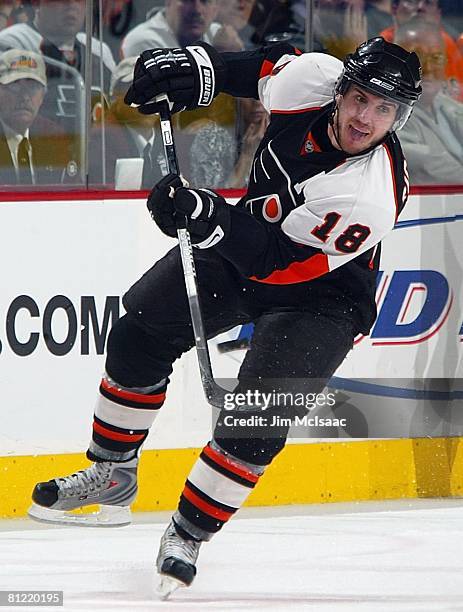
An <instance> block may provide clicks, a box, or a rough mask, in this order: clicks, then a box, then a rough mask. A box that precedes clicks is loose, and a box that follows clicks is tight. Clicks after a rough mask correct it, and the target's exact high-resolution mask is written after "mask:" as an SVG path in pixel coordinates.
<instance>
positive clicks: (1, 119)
mask: <svg viewBox="0 0 463 612" xmlns="http://www.w3.org/2000/svg"><path fill="white" fill-rule="evenodd" d="M46 87H47V77H46V73H45V63H44V61H43V58H42V56H41V55H39V54H38V53H34V52H32V51H23V50H21V49H10V50H9V51H5V52H4V53H2V54H1V55H0V181H1V184H2V185H23V186H27V185H29V186H30V185H38V184H56V183H61V182H63V181H64V180H65V179H66V177H68V178H70V179H73V178H74V177H75V176H76V175H77V172H78V170H77V167H76V164H75V162H72V160H70V158H69V142H68V140H67V138H66V136H65V135H64V134H63V133H62V132H61V131H60V130H59V129H58V128H57V126H56V125H55V124H53V123H52V122H51V121H49V120H47V119H45V118H43V117H40V116H39V115H38V113H39V110H40V107H41V106H42V102H43V99H44V96H45V91H46Z"/></svg>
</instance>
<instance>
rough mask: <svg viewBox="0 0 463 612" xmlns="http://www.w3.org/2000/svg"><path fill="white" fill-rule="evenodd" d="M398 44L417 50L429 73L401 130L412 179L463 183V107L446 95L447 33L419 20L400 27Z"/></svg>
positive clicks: (423, 65) (425, 69) (426, 73)
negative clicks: (445, 34) (418, 97)
mask: <svg viewBox="0 0 463 612" xmlns="http://www.w3.org/2000/svg"><path fill="white" fill-rule="evenodd" d="M395 42H397V43H398V44H400V45H402V46H403V47H405V48H406V49H407V50H409V51H416V53H417V54H418V56H419V58H420V61H421V66H422V71H423V80H422V83H421V85H422V87H423V93H422V95H421V98H420V99H419V101H418V102H417V104H416V105H415V109H414V111H413V114H412V116H411V117H410V119H409V120H408V122H407V124H406V125H405V127H404V128H403V129H402V130H401V131H400V132H399V137H400V141H401V143H402V146H403V148H404V151H405V154H406V157H407V162H408V167H409V170H410V178H411V181H412V182H413V183H416V184H432V183H434V184H436V183H441V184H452V183H453V184H460V183H463V104H461V103H460V102H458V101H456V100H453V99H452V98H450V97H449V96H448V95H446V94H445V93H444V92H443V91H442V87H443V84H444V83H445V62H446V54H445V50H446V49H445V41H444V38H443V35H442V30H441V29H440V28H439V26H438V25H435V24H432V23H426V22H424V21H423V20H420V19H416V18H415V19H414V20H411V21H410V22H407V23H406V24H403V25H402V26H400V27H399V28H398V30H397V34H396V39H395Z"/></svg>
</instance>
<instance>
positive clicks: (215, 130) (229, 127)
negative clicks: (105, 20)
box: [122, 0, 235, 187]
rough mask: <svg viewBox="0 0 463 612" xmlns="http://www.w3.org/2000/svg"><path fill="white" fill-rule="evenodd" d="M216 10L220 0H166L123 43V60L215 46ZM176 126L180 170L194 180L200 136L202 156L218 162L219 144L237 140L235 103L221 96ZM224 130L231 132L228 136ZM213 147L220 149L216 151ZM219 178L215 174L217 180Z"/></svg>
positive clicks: (178, 119)
mask: <svg viewBox="0 0 463 612" xmlns="http://www.w3.org/2000/svg"><path fill="white" fill-rule="evenodd" d="M217 9H218V6H217V0H166V5H165V8H164V9H163V10H161V11H158V12H156V13H155V15H154V16H153V17H151V18H149V19H148V20H147V21H145V22H144V23H142V24H140V25H138V26H136V27H135V28H134V29H133V30H132V31H130V32H129V33H128V34H127V36H126V38H125V39H124V41H123V42H122V55H123V56H124V57H125V56H128V55H138V54H140V53H141V52H143V51H145V50H146V49H152V48H155V47H179V46H185V45H188V44H192V43H193V42H195V41H197V40H199V39H201V40H204V41H205V42H208V43H213V42H214V40H213V39H214V36H215V35H216V34H217V32H218V31H219V30H220V28H221V27H222V26H221V25H220V24H218V23H215V22H214V21H213V19H215V17H216V15H217ZM213 124H216V125H215V126H214V125H213ZM174 127H175V128H176V129H177V130H178V131H180V132H181V133H182V142H183V144H184V146H182V147H178V157H179V163H180V167H181V168H182V172H183V173H184V174H185V176H187V177H189V178H190V179H191V176H189V170H190V169H191V171H193V172H196V173H198V172H200V167H199V166H200V163H201V164H202V162H199V160H198V159H193V167H191V165H190V164H191V161H192V158H191V155H190V146H192V143H193V140H194V139H195V138H196V137H198V138H197V140H196V144H197V146H198V147H199V148H200V149H201V151H202V155H203V154H204V155H206V156H207V155H209V156H210V158H211V159H212V158H214V159H217V155H218V156H219V157H220V158H222V159H223V156H222V155H220V153H219V151H220V147H219V146H218V142H219V141H220V142H222V141H224V140H225V139H226V140H227V141H228V142H230V139H233V138H234V134H235V104H234V100H233V98H231V97H230V96H227V95H225V94H220V95H219V96H217V98H216V99H215V100H214V102H213V103H212V104H211V105H210V106H209V107H207V108H203V109H197V110H194V111H189V112H188V111H187V112H183V113H177V115H175V117H174ZM224 131H227V132H228V137H227V136H226V135H225V133H224ZM205 134H208V135H209V137H210V140H209V141H207V139H206V141H204V140H203V138H204V136H205ZM178 136H180V134H178ZM188 142H189V143H190V146H188V144H187V143H188ZM203 145H204V146H203ZM214 146H216V147H218V148H216V149H214ZM232 159H233V158H232ZM203 170H204V172H206V171H207V175H208V176H209V170H208V169H207V168H206V167H203ZM224 172H225V171H223V172H221V173H220V176H222V175H224ZM202 176H205V175H204V174H202ZM217 176H219V175H216V178H217ZM198 184H201V185H206V186H209V187H212V186H218V184H217V183H216V182H215V181H214V185H210V184H209V183H208V181H207V180H206V181H205V182H202V183H198Z"/></svg>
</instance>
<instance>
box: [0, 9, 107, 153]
mask: <svg viewBox="0 0 463 612" xmlns="http://www.w3.org/2000/svg"><path fill="white" fill-rule="evenodd" d="M32 4H33V6H34V8H35V18H34V21H33V23H30V24H29V23H17V24H14V25H12V26H10V27H8V28H5V29H4V30H2V31H1V32H0V50H2V51H5V50H7V49H12V48H15V49H27V50H30V51H35V52H36V53H41V54H42V55H43V56H44V57H45V58H47V59H46V68H47V78H48V93H47V96H46V98H45V102H44V106H43V109H42V113H43V114H44V115H46V116H47V117H48V118H49V119H51V120H52V121H54V122H56V123H58V124H60V125H61V126H62V128H63V129H64V130H66V131H67V132H68V133H76V134H79V132H80V130H81V125H80V123H79V112H76V109H77V110H78V109H80V112H81V113H83V105H84V95H83V88H82V87H81V85H80V82H81V78H84V77H85V56H86V34H85V32H84V31H83V30H84V26H85V0H32ZM91 57H92V68H93V71H92V73H93V78H92V90H94V92H95V97H96V98H99V92H100V90H101V88H103V91H104V92H105V93H107V92H108V89H109V82H110V77H111V72H112V70H113V69H114V65H115V64H114V59H113V57H112V54H111V51H110V50H109V47H108V46H107V45H106V44H105V43H102V44H101V45H100V42H99V41H98V40H97V39H96V38H92V51H91ZM48 58H49V59H48ZM57 62H59V63H57ZM100 63H101V64H102V67H103V70H102V75H103V83H101V82H100ZM76 115H77V117H76ZM79 144H80V143H79V142H77V143H76V146H77V148H78V147H79Z"/></svg>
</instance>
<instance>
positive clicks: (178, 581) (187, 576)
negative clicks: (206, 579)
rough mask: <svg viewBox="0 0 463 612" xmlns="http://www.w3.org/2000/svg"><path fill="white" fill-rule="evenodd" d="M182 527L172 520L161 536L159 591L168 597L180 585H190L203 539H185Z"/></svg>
mask: <svg viewBox="0 0 463 612" xmlns="http://www.w3.org/2000/svg"><path fill="white" fill-rule="evenodd" d="M180 533H182V535H183V534H184V535H185V536H187V535H188V534H186V533H185V532H184V531H183V530H182V529H180V528H178V527H176V525H175V523H174V522H173V521H171V522H170V523H169V525H168V527H167V529H166V531H165V532H164V535H163V536H162V538H161V543H160V546H159V553H158V557H157V559H156V566H157V570H158V573H159V575H160V578H161V579H160V583H159V587H158V590H157V593H158V595H159V597H160V598H161V599H167V598H168V597H169V595H171V594H172V593H173V592H174V591H176V590H177V589H178V588H179V587H182V586H183V587H185V586H190V584H191V583H192V582H193V579H194V577H195V575H196V566H195V563H196V560H197V558H198V554H199V547H200V546H201V543H202V542H201V541H198V540H194V539H185V538H183V537H182V536H181V535H180Z"/></svg>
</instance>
